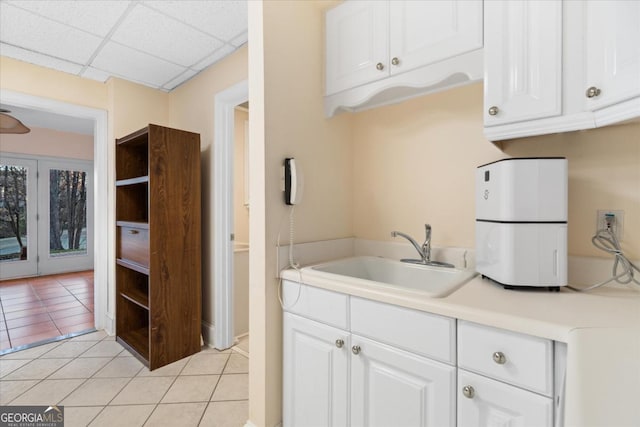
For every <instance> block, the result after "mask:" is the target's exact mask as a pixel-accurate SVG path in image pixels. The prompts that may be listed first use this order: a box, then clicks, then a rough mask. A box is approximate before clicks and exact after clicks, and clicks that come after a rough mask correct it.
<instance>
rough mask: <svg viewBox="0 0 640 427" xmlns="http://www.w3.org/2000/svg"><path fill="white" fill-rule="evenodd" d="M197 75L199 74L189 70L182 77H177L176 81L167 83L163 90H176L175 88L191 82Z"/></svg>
mask: <svg viewBox="0 0 640 427" xmlns="http://www.w3.org/2000/svg"><path fill="white" fill-rule="evenodd" d="M197 73H198V72H197V71H194V70H187V71H185V72H184V73H182V74H181V75H179V76H178V77H176V78H175V79H173V80H171V81H170V82H169V83H167V84H165V85H164V86H162V88H163V89H165V90H171V89H174V88H176V87H178V86H180V85H181V84H182V83H184V82H186V81H187V80H189V79H190V78H191V77H193V76H195V75H196V74H197Z"/></svg>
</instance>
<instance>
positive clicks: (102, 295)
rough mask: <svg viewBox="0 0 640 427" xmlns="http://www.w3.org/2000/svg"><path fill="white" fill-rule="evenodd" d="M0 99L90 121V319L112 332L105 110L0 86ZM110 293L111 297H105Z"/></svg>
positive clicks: (111, 235)
mask: <svg viewBox="0 0 640 427" xmlns="http://www.w3.org/2000/svg"><path fill="white" fill-rule="evenodd" d="M0 98H1V99H2V102H4V103H7V104H10V105H15V106H18V107H23V108H31V109H33V110H40V111H46V112H50V113H56V114H64V115H67V116H73V117H80V118H85V119H90V120H93V122H94V130H93V166H94V168H93V178H94V179H93V194H94V200H95V202H94V203H95V204H94V208H95V209H94V212H93V220H94V253H93V274H94V312H93V314H94V322H95V327H96V329H105V330H106V331H107V333H109V334H110V335H112V334H113V333H114V332H115V328H114V321H113V319H114V317H115V316H114V314H115V308H114V307H113V305H111V306H110V305H109V304H108V302H109V300H115V289H114V288H113V286H112V285H111V286H110V283H109V266H110V265H114V263H115V259H114V250H113V249H114V242H115V229H114V227H113V223H114V221H113V209H112V208H113V206H114V200H113V199H114V197H113V191H111V190H112V189H111V188H110V186H109V182H110V176H109V171H110V170H111V168H110V166H112V165H113V164H114V161H113V158H112V157H110V155H109V149H108V122H107V111H106V110H101V109H98V108H91V107H84V106H80V105H75V104H70V103H67V102H62V101H57V100H54V99H49V98H42V97H38V96H33V95H27V94H24V93H20V92H14V91H11V90H6V89H0ZM110 295H113V297H114V298H109V296H110Z"/></svg>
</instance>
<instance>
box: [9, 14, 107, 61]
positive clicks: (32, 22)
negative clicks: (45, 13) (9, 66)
mask: <svg viewBox="0 0 640 427" xmlns="http://www.w3.org/2000/svg"><path fill="white" fill-rule="evenodd" d="M0 40H2V41H3V42H4V43H7V44H10V45H13V46H17V47H21V48H23V49H27V50H31V51H36V52H40V53H43V54H45V55H50V56H53V57H54V58H59V59H64V60H67V61H71V62H75V63H78V64H84V63H85V62H86V61H88V60H89V58H91V56H92V54H93V52H95V50H96V48H97V47H98V46H99V45H100V43H101V42H102V39H101V38H100V37H96V36H94V35H92V34H88V33H86V32H84V31H81V30H77V29H75V28H72V27H69V26H66V25H63V24H60V23H58V22H55V21H52V20H50V19H46V18H43V17H41V16H39V15H34V14H33V13H30V12H27V11H25V10H23V9H20V8H17V7H14V6H11V5H9V4H6V3H0Z"/></svg>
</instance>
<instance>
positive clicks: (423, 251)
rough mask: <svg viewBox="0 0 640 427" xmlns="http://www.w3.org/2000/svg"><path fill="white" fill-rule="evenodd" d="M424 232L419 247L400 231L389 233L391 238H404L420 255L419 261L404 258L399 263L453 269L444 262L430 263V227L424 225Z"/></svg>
mask: <svg viewBox="0 0 640 427" xmlns="http://www.w3.org/2000/svg"><path fill="white" fill-rule="evenodd" d="M424 231H425V238H424V243H423V244H422V246H421V245H419V244H418V242H416V241H415V239H414V238H413V237H411V236H409V235H408V234H405V233H401V232H400V231H392V232H391V237H398V236H400V237H404V238H405V239H407V240H408V241H409V242H411V244H412V245H413V247H414V248H416V251H418V254H420V259H411V258H404V259H401V260H400V261H402V262H409V263H412V264H424V265H437V266H441V267H453V265H452V264H448V263H445V262H438V261H431V225H429V224H425V225H424Z"/></svg>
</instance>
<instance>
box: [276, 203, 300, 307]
mask: <svg viewBox="0 0 640 427" xmlns="http://www.w3.org/2000/svg"><path fill="white" fill-rule="evenodd" d="M295 207H296V206H295V205H291V209H290V210H289V268H293V269H294V270H296V271H297V272H298V293H297V295H296V299H295V300H294V301H293V302H292V303H291V304H289V305H288V306H285V303H284V300H283V298H282V277H280V283H278V301H280V307H282V309H283V310H287V309H289V308H291V307H293V306H294V305H296V304H297V302H298V300H299V299H300V290H301V289H302V271H300V264H298V263H297V262H295V261H294V259H293V234H294V227H293V226H294V221H293V219H294V217H293V213H294V210H295ZM281 228H282V226H281ZM277 246H278V248H279V247H280V232H278V242H277ZM278 268H279V266H278Z"/></svg>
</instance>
